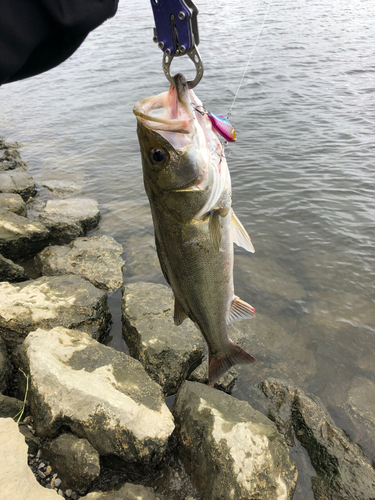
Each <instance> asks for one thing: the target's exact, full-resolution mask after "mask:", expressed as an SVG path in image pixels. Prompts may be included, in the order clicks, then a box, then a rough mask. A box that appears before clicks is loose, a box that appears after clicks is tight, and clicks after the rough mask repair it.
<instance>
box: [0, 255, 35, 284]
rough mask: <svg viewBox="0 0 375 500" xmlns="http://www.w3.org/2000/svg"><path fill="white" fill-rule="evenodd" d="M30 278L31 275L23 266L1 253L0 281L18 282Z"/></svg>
mask: <svg viewBox="0 0 375 500" xmlns="http://www.w3.org/2000/svg"><path fill="white" fill-rule="evenodd" d="M28 279H29V277H28V276H27V274H26V272H25V270H24V268H23V267H22V266H19V265H18V264H15V263H14V262H13V261H11V260H10V259H6V258H5V257H3V256H2V255H0V281H9V282H10V283H18V282H19V281H26V280H28Z"/></svg>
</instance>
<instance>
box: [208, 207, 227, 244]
mask: <svg viewBox="0 0 375 500" xmlns="http://www.w3.org/2000/svg"><path fill="white" fill-rule="evenodd" d="M228 212H229V208H216V209H214V210H212V212H211V213H210V219H209V221H208V229H209V232H210V241H211V244H212V246H213V248H214V250H215V252H217V253H218V252H219V248H220V243H221V221H220V217H226V216H227V215H228Z"/></svg>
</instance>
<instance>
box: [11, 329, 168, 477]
mask: <svg viewBox="0 0 375 500" xmlns="http://www.w3.org/2000/svg"><path fill="white" fill-rule="evenodd" d="M20 362H21V364H22V366H23V368H24V371H25V372H26V373H30V381H31V383H30V389H29V396H28V399H29V401H30V409H31V414H32V415H33V417H34V425H35V430H36V432H37V435H39V436H41V437H44V436H51V437H53V436H54V435H56V433H57V432H58V431H59V429H60V428H61V427H62V426H67V427H69V428H70V429H71V431H72V432H73V433H75V434H76V435H77V436H78V437H84V438H86V439H87V440H88V441H89V442H90V444H91V445H92V446H93V447H94V448H95V449H96V450H97V451H98V452H99V454H100V455H107V456H108V455H109V456H114V457H117V458H118V459H120V460H121V461H122V462H124V463H125V464H127V465H128V466H129V465H131V466H139V467H142V468H143V469H145V468H147V467H148V466H156V465H157V464H158V463H159V462H160V461H161V460H162V458H163V456H164V454H165V451H166V449H167V444H168V439H169V436H170V435H171V433H172V431H173V429H174V424H173V418H172V415H171V413H170V412H169V410H168V408H167V406H166V404H165V402H164V398H163V394H162V391H161V389H160V387H159V386H158V385H157V384H156V383H155V382H153V381H152V380H151V379H150V378H149V377H148V375H147V374H146V372H145V371H144V369H143V367H142V365H141V364H140V363H139V362H138V361H136V360H135V359H133V358H131V357H130V356H127V355H126V354H124V353H122V352H119V351H115V350H114V349H112V348H111V347H106V346H104V345H102V344H99V343H98V342H96V341H95V340H93V339H92V338H91V337H90V335H88V334H86V333H84V332H81V331H77V330H68V329H66V328H63V327H56V328H54V329H52V330H49V331H46V330H41V329H38V330H37V331H35V332H31V333H29V335H28V336H27V338H26V339H25V341H24V343H23V344H22V346H21V347H20Z"/></svg>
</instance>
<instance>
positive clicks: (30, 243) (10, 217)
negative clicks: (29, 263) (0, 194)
mask: <svg viewBox="0 0 375 500" xmlns="http://www.w3.org/2000/svg"><path fill="white" fill-rule="evenodd" d="M48 239H49V231H48V229H47V228H46V227H45V226H44V225H43V224H41V223H40V222H37V221H31V220H29V219H27V218H26V217H22V216H20V215H16V214H14V213H12V212H8V211H4V210H3V211H0V253H1V254H2V255H3V256H4V257H6V258H8V259H12V260H18V259H25V258H28V257H32V256H33V255H35V254H36V253H38V252H40V251H41V250H42V249H43V248H44V247H45V246H47V245H48Z"/></svg>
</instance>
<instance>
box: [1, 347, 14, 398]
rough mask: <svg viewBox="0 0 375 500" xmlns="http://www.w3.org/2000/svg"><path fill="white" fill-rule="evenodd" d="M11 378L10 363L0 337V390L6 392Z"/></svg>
mask: <svg viewBox="0 0 375 500" xmlns="http://www.w3.org/2000/svg"><path fill="white" fill-rule="evenodd" d="M11 379H12V365H11V364H10V361H9V357H8V352H7V348H6V345H5V342H4V340H3V339H2V338H1V337H0V392H7V390H8V388H9V385H10V382H11Z"/></svg>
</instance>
